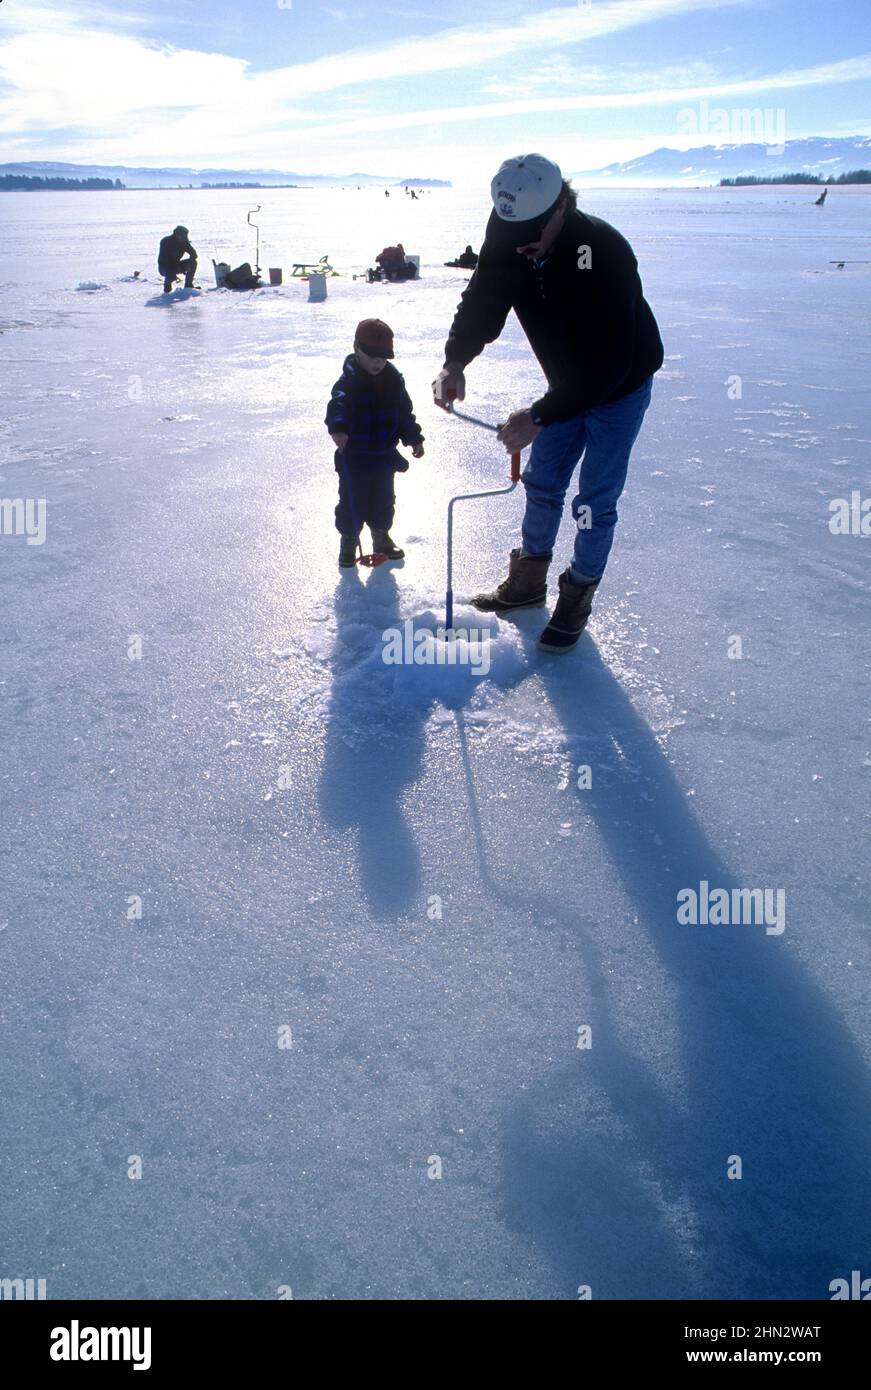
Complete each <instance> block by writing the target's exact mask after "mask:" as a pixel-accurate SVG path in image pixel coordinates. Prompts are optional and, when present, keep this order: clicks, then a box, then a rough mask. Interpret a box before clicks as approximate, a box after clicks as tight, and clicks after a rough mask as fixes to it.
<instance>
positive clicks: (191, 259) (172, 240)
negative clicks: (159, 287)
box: [157, 227, 197, 294]
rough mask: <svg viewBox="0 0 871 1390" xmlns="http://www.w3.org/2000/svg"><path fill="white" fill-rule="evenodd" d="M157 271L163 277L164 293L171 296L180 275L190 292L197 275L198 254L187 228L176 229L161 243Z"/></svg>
mask: <svg viewBox="0 0 871 1390" xmlns="http://www.w3.org/2000/svg"><path fill="white" fill-rule="evenodd" d="M157 269H158V270H159V271H160V273H161V275H162V276H163V293H164V294H169V292H170V291H171V289H172V287H173V285H174V284H175V282H176V280H177V279H178V278H179V276H180V275H183V276H184V287H185V289H186V290H189V289H190V288H191V287H192V285H193V283H194V276H195V275H196V273H197V253H196V251H195V250H194V248H193V247H192V246H191V244H190V241H189V239H188V229H187V227H175V228H173V230H172V231H171V232H170V234H169V236H165V237H164V238H163V240H162V241H161V243H160V251H159V253H158V257H157Z"/></svg>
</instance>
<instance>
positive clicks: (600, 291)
mask: <svg viewBox="0 0 871 1390" xmlns="http://www.w3.org/2000/svg"><path fill="white" fill-rule="evenodd" d="M495 218H496V214H495V212H494V213H492V214H491V217H490V221H489V223H488V224H487V232H486V234H485V238H484V244H483V246H482V247H481V255H480V260H479V262H478V268H477V270H476V271H475V273H474V275H473V276H472V278H471V280H470V281H469V284H468V287H467V289H466V290H465V291H464V293H463V295H462V297H461V299H460V303H459V305H458V306H457V312H456V315H455V316H454V322H453V324H452V326H451V331H450V334H449V335H448V340H447V343H446V344H445V362H446V363H447V362H455V363H458V364H459V365H460V366H462V367H465V366H466V365H467V364H468V363H469V362H471V361H472V359H473V358H474V357H477V356H478V354H479V353H480V352H482V351H483V349H484V347H485V346H486V344H487V343H492V342H493V340H494V339H495V338H498V337H499V334H500V333H501V332H502V329H503V328H504V326H505V320H506V318H507V317H508V313H509V310H511V309H513V310H514V312H515V313H516V315H517V318H518V319H519V321H520V326H521V327H522V329H523V331H524V333H525V334H526V336H527V338H528V339H529V344H530V347H531V348H532V350H533V352H534V353H535V355H536V357H537V358H538V361H539V363H540V364H541V368H542V371H543V372H544V374H545V376H546V378H547V382H548V386H549V388H550V389H549V390H548V391H547V392H546V394H545V395H543V396H542V397H541V399H540V400H538V401H536V402H535V404H534V406H533V409H534V411H535V413H536V414H537V416H538V417H539V419H540V420H541V422H542V424H545V425H549V424H552V423H553V421H555V420H571V419H572V418H573V417H574V416H575V415H580V414H581V412H582V411H584V410H588V409H590V408H591V407H593V406H597V405H605V404H608V403H609V402H611V401H618V400H620V399H621V398H622V397H623V396H628V395H629V393H630V391H635V390H637V388H638V387H639V386H640V385H641V384H642V382H644V381H646V380H647V378H648V377H649V376H651V375H652V374H653V373H654V372H656V371H658V370H659V368H660V367H661V366H662V361H663V349H662V339H661V338H660V336H659V329H658V327H657V324H656V319H655V318H654V317H653V313H652V311H651V308H650V305H649V304H648V303H647V300H646V299H645V298H644V294H643V292H642V288H641V279H640V276H639V274H638V262H637V261H636V259H635V255H634V253H633V250H632V247H631V246H630V245H629V242H628V241H627V240H626V238H625V237H623V236H621V234H620V233H619V232H618V231H617V229H616V227H612V226H611V225H610V223H608V222H604V221H603V220H602V218H600V217H592V216H590V215H589V214H587V213H583V212H579V211H569V213H568V214H567V216H566V220H565V223H564V225H563V228H562V230H561V232H560V234H559V237H558V238H557V241H556V243H555V245H554V248H553V250H552V251H551V253H550V255H549V256H548V257H547V258H546V259H545V260H544V261H542V262H541V263H539V264H536V262H534V261H531V260H527V258H526V257H525V256H519V255H518V254H517V252H516V251H515V250H514V249H513V248H511V249H508V250H504V249H502V248H501V247H500V246H499V243H498V239H497V238H495V237H494V236H493V232H494V230H498V227H497V226H496V225H495ZM584 247H589V251H588V252H587V253H584V254H585V255H586V260H587V261H588V262H589V268H587V269H581V268H579V258H580V256H581V255H582V248H584Z"/></svg>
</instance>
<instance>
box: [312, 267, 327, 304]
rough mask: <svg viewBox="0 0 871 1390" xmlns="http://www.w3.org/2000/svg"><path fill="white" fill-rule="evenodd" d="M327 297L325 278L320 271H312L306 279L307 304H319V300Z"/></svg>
mask: <svg viewBox="0 0 871 1390" xmlns="http://www.w3.org/2000/svg"><path fill="white" fill-rule="evenodd" d="M326 297H327V277H326V275H322V274H321V273H320V271H317V270H313V271H312V272H311V274H310V275H309V277H308V302H309V304H320V302H321V300H323V299H326Z"/></svg>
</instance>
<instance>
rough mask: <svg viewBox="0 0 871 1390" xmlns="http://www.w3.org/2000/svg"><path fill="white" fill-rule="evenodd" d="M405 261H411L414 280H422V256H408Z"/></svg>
mask: <svg viewBox="0 0 871 1390" xmlns="http://www.w3.org/2000/svg"><path fill="white" fill-rule="evenodd" d="M405 259H406V260H407V261H411V264H412V265H413V266H414V278H415V280H419V279H420V256H406V258H405Z"/></svg>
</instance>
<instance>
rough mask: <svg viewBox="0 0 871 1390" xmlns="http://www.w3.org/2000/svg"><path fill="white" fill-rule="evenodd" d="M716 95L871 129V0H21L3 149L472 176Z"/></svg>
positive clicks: (697, 124) (7, 30)
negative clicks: (514, 156)
mask: <svg viewBox="0 0 871 1390" xmlns="http://www.w3.org/2000/svg"><path fill="white" fill-rule="evenodd" d="M703 103H707V107H705V106H704V105H703ZM705 110H707V111H708V113H709V114H710V113H713V112H717V111H725V112H727V113H732V116H731V120H732V123H733V124H732V126H731V127H730V128H731V129H732V130H733V131H734V133H735V138H740V134H739V131H740V129H741V120H742V117H741V115H740V113H741V112H742V111H745V112H746V111H748V110H754V111H757V112H760V113H763V112H768V113H771V115H770V126H769V128H770V129H771V130H772V131H773V130H774V129H777V130H778V131H782V132H783V134H784V135H785V138H786V139H798V138H801V137H802V136H807V135H871V0H827V3H826V4H824V5H820V3H819V0H589V3H587V0H579V3H575V0H571V3H565V4H548V3H546V2H545V3H538V4H532V3H528V0H476V3H475V4H474V5H472V4H469V3H460V0H438V3H436V2H435V0H409V3H407V4H403V3H399V0H383V3H379V4H374V3H369V0H360V3H355V0H330V3H326V4H325V3H320V0H291V3H288V0H249V3H245V4H240V3H238V0H236V3H234V4H228V3H223V0H212V2H211V3H209V4H203V3H195V0H172V3H170V0H152V3H149V4H148V5H147V6H145V5H140V4H138V3H137V0H132V3H129V4H126V5H122V4H112V3H100V0H81V3H76V0H72V3H70V4H69V5H66V6H62V5H60V4H56V3H55V4H52V3H51V0H47V2H46V3H41V2H40V0H5V3H3V4H2V5H0V162H8V161H12V160H27V159H60V160H69V161H71V162H79V163H117V164H121V163H123V164H144V165H178V166H192V167H194V168H203V167H206V166H213V167H214V166H225V167H235V168H278V169H289V170H299V171H301V172H303V173H315V172H336V173H338V172H351V171H356V170H363V171H368V172H371V173H383V174H387V175H391V176H396V177H402V176H406V175H407V176H411V177H436V178H448V179H452V180H453V181H454V182H455V183H463V182H467V181H468V182H471V181H474V180H477V179H479V178H480V177H481V176H482V174H483V173H484V172H492V169H493V168H494V167H495V166H496V165H498V163H499V162H500V160H501V159H502V158H503V157H504V156H505V154H506V153H516V152H518V151H520V150H521V149H541V150H543V151H545V152H546V153H548V154H550V155H551V156H552V157H553V158H555V159H557V160H558V161H559V163H560V164H561V165H562V167H563V168H564V169H565V170H566V171H579V170H584V169H589V168H594V167H598V166H600V165H602V164H606V163H609V162H611V161H613V160H617V159H627V158H633V157H635V156H637V155H639V154H642V153H645V152H646V151H648V150H651V149H655V148H656V147H657V146H659V145H671V146H674V147H679V148H682V149H686V148H690V147H692V146H693V145H703V144H716V143H721V142H722V140H723V139H724V137H723V135H722V134H718V133H717V130H712V128H711V126H710V123H709V124H708V125H706V124H705V116H704V114H703V113H704V111H705ZM688 111H689V112H696V113H698V119H696V120H693V119H691V118H688V117H687V114H686V113H687V112H688ZM775 113H776V116H775ZM745 119H746V118H745ZM720 122H721V124H720V126H719V127H718V128H717V129H718V130H722V128H723V127H722V117H720ZM745 128H746V127H745ZM726 138H728V137H726Z"/></svg>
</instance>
